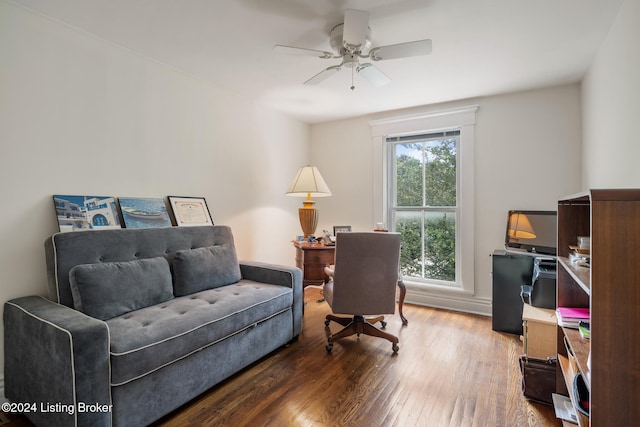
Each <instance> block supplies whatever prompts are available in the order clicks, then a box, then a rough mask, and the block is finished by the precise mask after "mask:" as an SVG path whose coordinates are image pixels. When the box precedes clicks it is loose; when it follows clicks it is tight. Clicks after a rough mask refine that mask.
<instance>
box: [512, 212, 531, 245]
mask: <svg viewBox="0 0 640 427" xmlns="http://www.w3.org/2000/svg"><path fill="white" fill-rule="evenodd" d="M508 233H509V237H513V238H514V239H535V237H536V233H535V231H534V230H533V227H532V226H531V222H530V221H529V218H527V216H526V215H525V214H523V213H517V214H514V215H511V220H510V221H509V231H508Z"/></svg>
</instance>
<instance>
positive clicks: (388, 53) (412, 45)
mask: <svg viewBox="0 0 640 427" xmlns="http://www.w3.org/2000/svg"><path fill="white" fill-rule="evenodd" d="M430 53H431V40H429V39H426V40H417V41H414V42H407V43H398V44H391V45H388V46H380V47H376V48H373V49H371V51H370V52H369V57H370V58H371V59H373V60H374V61H382V60H385V59H396V58H407V57H409V56H420V55H429V54H430Z"/></svg>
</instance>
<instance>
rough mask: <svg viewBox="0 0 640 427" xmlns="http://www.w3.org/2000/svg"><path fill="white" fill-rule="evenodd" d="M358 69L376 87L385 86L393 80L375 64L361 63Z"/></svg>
mask: <svg viewBox="0 0 640 427" xmlns="http://www.w3.org/2000/svg"><path fill="white" fill-rule="evenodd" d="M356 71H358V74H360V75H361V76H362V77H364V78H365V79H366V80H367V81H369V83H371V84H372V85H374V86H375V87H380V86H384V85H386V84H388V83H389V82H391V79H390V78H389V77H388V76H387V75H386V74H385V73H383V72H382V71H380V70H379V69H378V68H376V67H375V66H374V65H373V64H369V63H366V64H360V65H359V66H358V68H357V69H356Z"/></svg>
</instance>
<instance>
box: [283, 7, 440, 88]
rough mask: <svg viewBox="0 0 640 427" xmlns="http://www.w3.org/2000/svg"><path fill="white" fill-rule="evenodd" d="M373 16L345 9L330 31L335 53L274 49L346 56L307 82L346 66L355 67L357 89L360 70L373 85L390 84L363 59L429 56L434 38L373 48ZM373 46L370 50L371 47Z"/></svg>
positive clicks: (333, 57) (303, 53)
mask: <svg viewBox="0 0 640 427" xmlns="http://www.w3.org/2000/svg"><path fill="white" fill-rule="evenodd" d="M370 18H371V15H370V14H369V12H366V11H363V10H354V9H347V10H345V12H344V22H343V23H342V24H338V25H336V26H334V27H333V28H332V29H331V31H330V33H329V43H330V45H331V47H332V48H333V49H334V50H335V51H336V52H337V53H336V54H335V55H334V54H332V53H330V52H326V51H321V50H314V49H306V48H300V47H292V46H282V45H278V46H276V47H275V48H274V50H276V51H278V52H282V53H290V54H294V55H305V56H315V57H319V58H323V59H329V58H331V59H337V58H342V62H341V63H340V64H339V65H334V66H332V67H329V68H326V69H324V70H323V71H321V72H319V73H318V74H316V75H315V76H313V77H311V78H310V79H308V80H307V81H305V82H304V84H305V85H316V84H318V83H320V82H322V81H324V80H325V79H327V78H328V77H329V76H331V75H333V74H335V73H336V72H338V71H340V70H341V69H342V67H345V68H350V69H351V89H352V90H353V89H355V86H354V83H353V80H354V73H355V72H357V73H359V74H360V75H362V77H363V78H364V79H366V80H368V81H369V82H370V83H371V84H372V85H373V86H375V87H380V86H384V85H386V84H388V83H389V82H390V81H391V79H390V78H389V77H388V76H387V75H386V74H384V73H383V72H382V71H380V70H379V69H378V68H376V67H375V66H374V65H373V64H370V63H365V64H360V59H365V58H370V59H371V60H372V61H382V60H386V59H396V58H406V57H410V56H419V55H428V54H430V53H431V40H428V39H425V40H416V41H412V42H406V43H398V44H394V45H387V46H378V47H375V48H373V49H370V47H371V33H372V32H371V28H369V21H370ZM369 49H370V50H369Z"/></svg>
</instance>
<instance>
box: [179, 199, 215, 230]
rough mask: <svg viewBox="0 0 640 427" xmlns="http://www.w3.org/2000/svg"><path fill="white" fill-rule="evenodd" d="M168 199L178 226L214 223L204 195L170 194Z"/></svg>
mask: <svg viewBox="0 0 640 427" xmlns="http://www.w3.org/2000/svg"><path fill="white" fill-rule="evenodd" d="M168 199H169V205H170V206H171V210H172V211H173V217H174V218H175V219H176V225H177V226H178V227H189V226H195V225H213V221H212V220H211V214H210V213H209V208H208V207H207V201H206V200H205V199H204V197H177V196H169V197H168Z"/></svg>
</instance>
